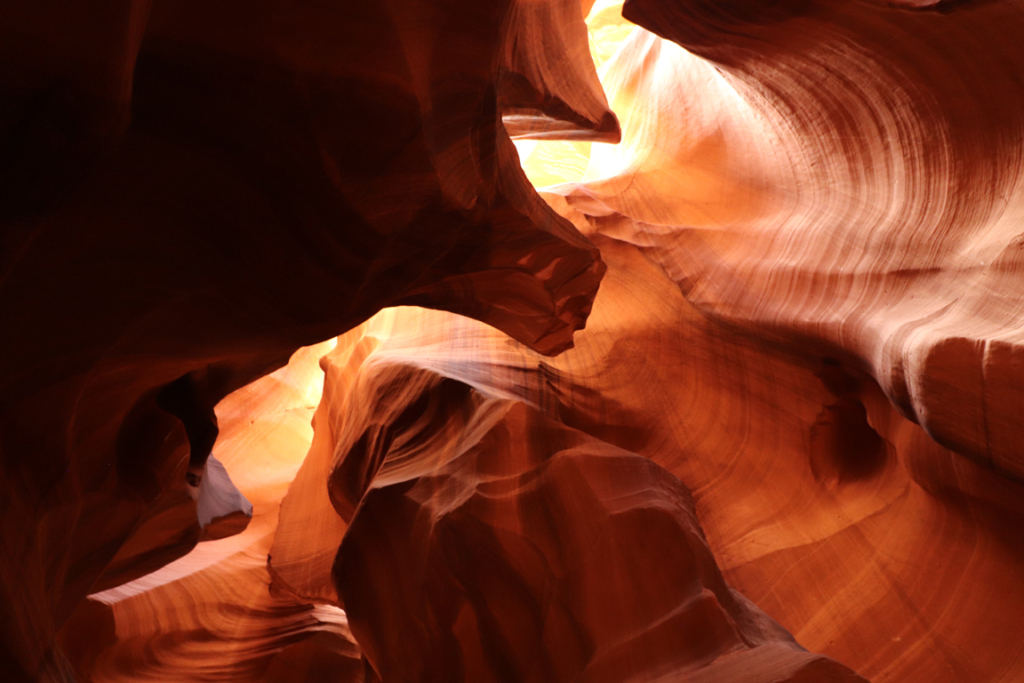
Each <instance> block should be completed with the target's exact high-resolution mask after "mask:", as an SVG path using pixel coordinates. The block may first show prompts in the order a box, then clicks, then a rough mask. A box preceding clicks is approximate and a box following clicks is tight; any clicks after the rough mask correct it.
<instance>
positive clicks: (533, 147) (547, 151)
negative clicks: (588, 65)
mask: <svg viewBox="0 0 1024 683" xmlns="http://www.w3.org/2000/svg"><path fill="white" fill-rule="evenodd" d="M586 21H587V29H588V31H587V32H588V34H589V37H590V55H591V57H592V58H593V60H594V64H595V66H597V69H598V72H597V73H598V77H602V76H603V73H602V71H603V70H602V69H601V66H602V65H603V64H604V63H605V62H607V61H608V60H609V59H610V58H611V57H612V56H613V55H614V54H615V53H616V52H617V51H618V49H619V46H620V45H621V44H622V42H623V41H624V40H625V39H626V37H627V36H628V35H629V34H630V33H631V32H632V31H633V29H634V28H635V26H634V24H632V23H630V22H628V21H626V20H625V19H623V18H622V0H597V2H595V3H594V6H593V7H592V8H591V10H590V14H589V15H588V16H587V20H586ZM514 142H515V145H516V149H517V150H519V162H520V164H522V167H523V170H524V171H525V172H526V177H527V178H529V180H530V182H531V183H533V186H534V187H538V188H539V187H548V186H550V185H558V184H561V183H578V182H580V181H581V180H583V176H584V175H585V174H586V172H587V168H588V166H589V165H590V155H591V152H592V150H593V145H603V143H597V142H594V143H591V142H569V141H563V140H515V141H514Z"/></svg>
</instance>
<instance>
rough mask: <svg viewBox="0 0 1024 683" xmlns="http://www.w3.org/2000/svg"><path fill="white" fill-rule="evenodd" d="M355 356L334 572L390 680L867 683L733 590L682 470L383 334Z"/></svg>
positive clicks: (333, 492) (348, 359)
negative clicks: (478, 383)
mask: <svg viewBox="0 0 1024 683" xmlns="http://www.w3.org/2000/svg"><path fill="white" fill-rule="evenodd" d="M416 314H417V312H415V311H413V312H412V315H413V316H415V315H416ZM394 322H396V323H397V324H395V325H394V327H393V328H392V329H393V330H394V331H395V333H396V334H397V335H398V336H399V337H401V335H402V332H401V331H402V330H406V331H407V330H410V329H415V322H416V321H415V318H414V319H413V320H404V321H403V320H400V318H399V319H398V320H397V321H394ZM430 322H432V323H434V324H433V325H430V328H431V329H434V330H440V329H444V328H445V325H444V324H443V323H444V322H446V321H444V320H437V319H436V318H435V320H433V321H430ZM439 322H440V323H442V324H437V323H439ZM447 322H450V323H454V325H455V326H458V325H459V321H457V320H455V321H447ZM410 323H411V324H410ZM457 338H458V335H456V339H457ZM367 339H375V340H374V341H373V342H371V345H372V346H375V347H376V349H375V350H373V351H371V352H369V353H367V352H366V348H367V345H366V344H365V343H364V342H365V341H366V340H367ZM345 341H347V342H348V343H350V344H351V345H352V347H351V349H350V351H349V352H348V353H337V352H335V353H336V355H333V356H329V357H326V358H325V361H328V362H329V363H330V364H331V365H334V364H335V362H337V364H338V365H341V366H342V367H343V368H344V369H347V370H348V372H338V373H331V372H330V371H329V370H328V374H327V378H328V379H327V383H326V387H325V390H326V391H327V392H333V393H334V394H335V398H337V394H339V393H343V394H344V393H347V394H349V395H348V396H347V397H346V399H347V400H345V401H344V405H345V406H347V410H341V411H334V412H331V413H321V414H320V415H321V417H322V418H324V419H329V418H328V415H330V416H332V417H333V419H332V421H331V424H332V425H334V428H333V429H331V432H332V433H334V434H336V435H338V436H337V437H336V438H335V440H334V444H333V446H334V447H333V449H331V451H332V456H333V457H331V462H332V466H331V467H330V468H329V471H330V479H329V491H330V499H331V501H332V502H333V504H334V508H335V509H336V510H337V512H338V513H339V515H340V516H341V518H342V519H343V520H344V522H345V524H346V526H347V528H346V530H345V532H344V535H343V540H342V542H341V544H340V548H339V547H338V546H337V545H336V544H335V545H334V547H333V548H332V550H333V551H334V552H336V553H337V558H336V560H335V562H334V564H333V569H332V574H333V579H334V581H333V583H334V585H335V587H336V588H337V591H338V597H339V599H340V601H341V603H342V604H343V605H344V606H345V610H346V613H347V615H348V618H349V620H350V624H351V628H352V632H353V634H354V635H355V637H356V639H357V641H358V642H359V644H360V647H361V648H362V651H363V653H364V655H365V656H366V658H367V660H368V662H369V664H370V665H371V666H372V667H373V670H374V671H375V673H376V674H377V675H378V676H379V678H380V680H382V681H390V680H394V681H420V680H422V681H426V680H451V681H460V680H466V681H491V680H494V681H572V680H580V681H621V680H628V679H632V678H636V677H646V678H648V679H649V680H678V679H679V677H680V676H687V680H691V678H692V680H718V681H752V680H765V681H767V680H774V681H779V682H780V683H781V681H802V680H818V681H850V682H851V683H852V681H857V680H863V679H861V678H860V677H859V676H856V675H855V674H854V673H853V672H851V671H849V670H848V669H846V668H845V667H843V666H841V665H839V664H837V663H836V662H834V661H831V660H828V659H826V658H823V657H821V656H818V655H811V654H809V653H807V652H805V651H804V650H803V649H802V648H800V647H799V646H798V645H796V643H795V642H794V641H793V640H792V638H791V636H789V634H788V633H786V632H785V631H784V630H783V629H782V628H781V627H779V626H778V625H777V624H775V623H774V622H772V621H771V620H770V619H769V618H768V617H767V616H765V615H764V614H763V613H762V612H760V610H758V609H757V608H755V607H754V606H753V605H751V604H750V603H749V602H748V601H746V600H745V599H744V598H743V597H742V596H740V595H739V594H737V593H735V592H734V591H732V590H731V589H729V588H728V587H727V586H726V584H725V581H724V580H723V578H722V576H721V574H720V572H719V571H718V568H717V566H716V565H715V562H714V558H713V557H712V555H711V552H710V550H709V549H708V547H707V543H706V541H705V539H704V536H703V533H702V532H701V530H700V526H699V524H698V523H697V520H696V517H695V515H694V512H693V503H692V500H691V498H690V495H689V492H688V491H687V489H686V487H685V486H683V484H682V483H681V482H680V481H679V480H678V479H676V478H675V477H673V476H672V475H671V474H670V473H668V472H666V471H665V470H663V469H662V468H660V467H659V466H657V465H656V464H654V463H653V462H651V461H650V460H648V459H646V458H643V457H641V456H639V455H635V454H633V453H629V452H627V451H624V450H622V449H620V448H617V447H615V446H612V445H611V444H608V443H605V442H602V441H599V440H597V439H595V438H593V437H590V436H587V435H585V434H584V433H582V432H580V431H578V430H575V429H572V428H569V427H566V426H565V425H564V424H562V423H560V422H558V421H555V420H551V419H549V418H547V417H545V416H544V415H543V414H542V413H541V412H540V411H539V410H538V409H537V408H534V407H531V406H528V405H527V404H525V403H523V402H520V401H514V400H510V399H507V398H502V397H501V396H500V395H495V394H490V393H485V392H484V391H482V390H479V389H474V388H472V387H471V386H470V385H469V384H466V383H464V382H461V381H457V380H455V379H453V378H451V377H446V376H445V375H444V374H443V371H442V372H439V371H437V370H436V369H434V370H432V369H429V368H431V366H433V367H435V368H437V367H438V361H440V360H441V359H442V358H443V356H442V357H439V356H435V357H433V358H430V356H424V354H423V353H422V350H423V349H424V348H425V347H424V346H420V345H418V344H415V345H411V346H406V345H405V344H403V343H402V341H398V343H394V344H391V343H389V342H391V341H392V339H391V338H390V335H389V334H388V332H387V324H386V323H385V324H384V325H381V326H378V327H377V329H376V330H375V331H371V332H370V334H369V335H368V336H367V337H363V338H358V337H353V336H350V337H349V339H347V340H345ZM405 341H406V343H407V342H408V338H407V337H406V340H405ZM421 341H422V340H421ZM403 346H404V348H403ZM360 347H361V348H360ZM427 348H429V347H427ZM451 358H452V360H453V362H454V364H455V365H456V366H457V365H458V360H457V359H456V358H455V356H454V354H453V355H452V357H451ZM353 359H357V360H356V362H355V363H353ZM353 365H356V367H353ZM335 382H337V384H335ZM332 384H334V386H332ZM385 398H386V400H382V399H385ZM320 424H322V423H320ZM340 426H344V429H343V430H342V429H338V427H340ZM311 465H312V466H313V471H315V472H318V473H322V472H323V469H324V468H323V467H322V466H321V465H320V464H319V463H315V462H313V461H312V460H309V459H307V460H306V461H305V463H304V465H303V467H304V468H306V467H309V466H311ZM300 481H301V479H296V483H299V482H300ZM294 486H295V485H294V484H293V487H294ZM291 495H292V493H291V492H290V493H289V496H291ZM299 500H302V499H301V498H300V499H299ZM297 523H299V524H301V521H300V522H297ZM286 531H287V529H286V528H285V527H284V526H282V527H280V529H279V533H280V532H286ZM295 531H297V530H295ZM319 538H320V537H319V536H313V537H312V538H311V539H310V540H311V541H312V542H314V543H319V544H320V545H329V544H330V540H329V539H327V541H326V543H325V542H319V541H318V540H317V539H319ZM335 543H336V542H335ZM271 564H272V565H273V564H274V558H273V556H272V558H271Z"/></svg>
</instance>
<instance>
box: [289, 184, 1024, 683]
mask: <svg viewBox="0 0 1024 683" xmlns="http://www.w3.org/2000/svg"><path fill="white" fill-rule="evenodd" d="M549 199H551V200H552V201H553V202H555V204H556V205H558V204H557V202H558V201H559V200H560V197H559V196H558V195H549ZM562 201H564V200H562ZM563 208H565V207H564V205H563ZM567 210H568V209H567ZM568 215H572V214H571V212H570V213H569V214H568ZM573 217H574V219H575V220H576V221H578V224H579V225H580V226H581V227H582V228H584V229H586V230H593V229H594V227H593V226H591V227H590V228H588V227H587V219H585V218H582V217H581V216H579V215H575V216H573ZM595 222H596V221H595ZM591 238H592V239H593V240H594V243H595V244H597V245H598V246H599V247H600V249H601V252H602V259H603V260H604V261H605V262H606V263H607V264H608V267H609V270H608V273H607V275H606V277H605V279H604V280H603V284H602V288H601V291H600V292H599V295H598V298H597V300H596V301H595V305H594V310H593V313H592V315H591V318H590V320H589V322H588V326H587V329H586V330H585V331H584V332H582V333H580V334H579V335H577V339H576V345H575V347H574V349H573V350H571V351H568V352H566V353H564V354H562V355H560V356H558V357H557V358H544V357H542V356H539V355H538V354H536V353H534V352H531V351H530V350H529V349H527V348H525V347H523V346H521V345H518V344H516V343H515V342H513V341H511V340H509V339H508V338H507V337H505V336H504V335H501V334H500V333H498V332H497V331H495V330H493V329H491V328H488V327H487V326H484V325H481V324H479V323H476V322H474V321H471V320H468V319H465V318H459V317H457V316H452V315H450V314H445V313H440V312H432V311H425V310H419V309H411V308H400V309H389V310H387V311H384V312H382V313H381V314H378V316H375V317H374V318H373V319H371V321H369V322H368V323H366V324H365V325H364V326H363V328H362V329H361V330H360V331H356V332H353V333H351V334H352V336H351V337H350V338H349V340H348V341H346V342H345V344H344V345H341V344H340V345H339V347H338V349H337V350H336V351H334V352H333V354H334V355H333V356H332V358H331V359H330V364H327V363H326V362H325V364H326V365H327V373H328V377H331V376H332V375H333V376H334V378H335V379H334V381H335V382H336V384H334V385H333V386H334V387H335V388H332V385H331V384H330V383H329V385H328V389H327V391H326V392H325V399H324V402H322V403H321V406H320V408H319V411H320V412H319V413H318V416H317V422H316V424H317V437H316V438H317V439H320V438H321V435H323V440H322V443H321V445H320V447H319V448H317V447H315V448H314V449H312V451H311V454H310V457H309V458H308V459H307V460H306V462H305V464H304V466H303V468H302V470H301V471H300V473H299V475H298V476H297V477H296V480H295V483H293V485H292V487H293V488H292V489H291V490H290V492H289V495H288V496H287V497H286V499H285V501H284V504H283V506H282V508H283V509H282V526H281V528H280V529H279V532H278V535H277V541H276V543H275V548H274V549H273V551H272V557H271V562H270V563H271V572H272V574H273V575H274V576H275V581H276V580H277V579H278V578H281V579H282V580H283V581H282V585H283V587H290V588H291V589H293V590H294V592H295V594H299V595H305V596H307V597H308V598H314V599H316V600H318V601H323V602H333V603H334V604H341V603H342V600H339V598H338V594H337V591H336V589H335V587H334V586H333V585H331V584H330V582H329V581H328V579H327V578H326V576H325V575H324V574H323V573H322V572H323V571H324V570H325V569H326V568H329V567H330V566H331V565H332V563H333V562H334V554H335V551H336V548H337V544H338V543H339V542H340V539H342V538H343V537H344V534H345V532H346V529H348V524H347V520H349V519H350V515H351V514H352V511H353V510H357V509H358V508H357V507H356V506H357V504H358V503H359V501H360V500H361V497H360V493H359V492H360V491H361V490H362V487H363V486H365V483H366V482H367V481H369V480H371V477H372V473H373V471H374V468H375V467H378V466H379V465H378V463H379V458H380V457H381V456H380V453H381V449H384V448H386V447H387V445H388V444H399V445H394V446H392V448H393V450H394V452H395V457H396V461H395V467H396V468H402V469H401V470H400V475H395V476H401V477H406V476H409V477H411V476H413V475H416V476H427V475H426V474H425V473H427V472H429V471H430V470H431V468H435V467H439V466H444V467H449V464H446V463H449V461H450V459H451V458H452V455H451V454H452V453H453V452H457V450H458V449H457V447H456V446H452V445H437V444H438V443H442V444H448V443H450V442H447V441H445V440H446V439H463V440H469V441H471V442H472V440H473V439H475V438H476V437H475V436H472V435H473V434H475V433H477V432H479V429H477V428H476V427H473V426H472V425H470V424H468V423H467V422H466V417H465V415H464V414H463V413H457V414H456V415H454V416H453V417H451V418H450V419H449V420H448V421H443V422H442V423H440V426H439V425H438V422H437V416H441V417H444V416H446V415H449V414H450V412H451V411H450V408H449V409H445V406H448V405H450V402H451V401H452V400H453V398H452V397H451V396H449V393H446V392H450V391H451V389H447V390H446V389H444V388H443V387H451V386H452V384H451V381H452V380H454V381H455V382H457V384H458V385H467V386H470V387H472V388H473V391H474V392H477V393H480V394H482V395H485V396H489V397H495V398H496V399H501V400H505V401H517V402H523V403H526V404H527V405H529V406H531V407H532V409H534V410H536V411H539V412H540V413H541V414H542V415H543V416H544V417H545V418H546V419H548V420H551V421H553V422H557V423H559V424H561V425H564V426H565V427H566V428H568V429H570V430H575V431H579V432H583V433H586V434H588V435H590V436H592V437H594V438H596V439H598V440H600V441H601V442H603V443H604V444H610V445H614V446H616V447H617V448H621V449H623V450H628V451H630V452H633V453H636V454H639V455H642V456H644V457H646V458H649V459H650V460H652V461H653V462H654V463H656V464H657V465H659V466H660V467H661V468H663V469H665V470H667V471H668V472H670V473H671V474H673V475H675V476H676V477H678V478H679V479H680V480H681V481H682V482H684V483H685V485H686V486H687V487H688V488H690V489H691V490H692V491H693V492H694V499H695V503H696V512H697V515H698V517H699V519H700V520H701V525H702V527H703V529H704V531H705V532H706V534H707V540H708V544H709V546H710V548H711V550H712V551H713V553H714V557H715V559H716V561H717V564H718V566H719V567H721V569H722V571H723V574H724V575H725V577H726V579H727V580H728V581H729V583H730V584H731V585H733V586H734V587H735V588H736V589H737V590H739V591H740V592H742V593H743V594H744V595H746V596H748V597H749V598H751V599H752V600H753V601H754V602H755V603H756V604H757V605H758V607H759V608H761V609H763V610H764V611H765V612H766V613H767V614H768V615H769V616H771V617H772V618H773V619H775V620H777V621H778V622H779V623H780V624H782V626H783V627H785V628H786V629H787V630H788V631H789V632H791V633H793V634H794V635H795V636H796V638H797V640H798V641H799V642H800V643H801V644H802V645H804V646H805V647H807V648H809V649H810V650H811V651H813V652H819V653H821V654H823V655H826V656H829V657H831V658H833V659H836V660H838V661H840V662H842V663H843V664H844V665H846V666H848V667H850V668H851V669H853V670H856V671H857V672H858V673H859V674H860V675H862V676H864V677H866V678H869V679H870V680H873V681H892V682H902V681H917V680H921V681H924V680H942V681H956V682H961V681H962V682H964V683H967V682H968V681H1000V680H1014V677H1016V676H1019V674H1020V672H1021V670H1022V668H1021V667H1022V662H1021V661H1020V659H1019V641H1020V639H1019V633H1020V629H1019V624H1018V620H1017V617H1016V615H1017V614H1018V613H1019V611H1020V610H1021V609H1024V592H1021V591H1020V590H1019V589H1018V587H1019V586H1021V585H1024V582H1022V579H1024V556H1022V555H1021V552H1020V551H1021V548H1024V538H1022V535H1021V534H1022V532H1021V529H1022V528H1024V526H1022V525H1021V524H1020V521H1021V520H1022V519H1024V517H1022V513H1024V503H1022V501H1024V490H1022V489H1021V487H1020V485H1019V484H1016V483H1014V482H1012V481H1010V480H1007V479H1006V478H1003V477H1000V476H998V475H996V474H994V473H993V472H992V471H991V470H989V469H987V468H985V467H984V466H982V465H980V464H977V463H975V462H974V461H972V460H969V459H965V458H963V457H960V456H959V455H957V454H956V453H954V452H952V451H949V450H947V449H945V448H943V447H941V446H939V445H938V444H936V443H935V442H934V441H933V440H932V439H930V438H929V437H928V435H927V434H926V433H925V432H924V431H923V430H922V429H921V428H920V427H919V426H917V425H915V424H914V423H912V422H910V421H908V420H907V419H905V418H904V417H903V416H901V415H900V414H899V413H898V412H897V411H896V410H895V409H894V408H893V407H892V405H891V403H890V402H889V401H888V399H887V398H886V397H885V395H884V393H883V392H882V391H881V390H880V388H879V387H878V386H877V384H876V383H875V382H874V381H873V380H872V379H871V377H870V376H868V375H866V374H864V373H862V372H860V371H858V370H857V369H856V368H854V367H851V366H849V365H845V364H842V363H840V362H838V361H836V360H835V359H829V358H821V357H814V356H813V355H809V354H807V353H806V352H804V353H794V352H793V351H792V350H790V349H787V348H785V347H781V346H779V345H778V344H777V343H775V342H768V341H765V340H761V339H758V338H756V337H750V336H747V335H739V334H736V332H735V330H733V329H729V328H724V327H722V326H720V325H719V324H717V323H715V322H713V321H711V320H709V319H708V318H707V317H705V316H704V315H702V313H701V312H700V311H699V310H698V309H696V308H694V307H693V306H692V305H691V304H690V303H689V302H688V301H687V300H686V299H685V298H684V297H683V296H682V293H681V292H680V290H679V288H678V285H677V284H676V283H675V282H673V281H672V280H670V279H669V278H668V277H667V276H666V275H665V274H664V272H663V271H662V270H661V268H660V267H659V266H657V265H656V264H654V263H652V262H651V261H650V260H649V259H647V258H646V257H645V256H644V254H643V252H642V251H641V250H640V249H639V248H637V247H635V246H634V245H630V244H627V243H624V242H621V241H618V240H612V239H610V238H608V237H603V236H602V235H600V234H598V233H596V232H593V233H592V234H591ZM343 346H347V349H348V350H345V349H343ZM364 366H365V367H366V368H367V369H365V370H363V371H362V372H363V374H365V375H366V376H362V375H360V374H359V373H358V372H357V370H358V369H359V368H362V367H364ZM410 366H411V367H414V368H417V371H416V372H413V371H411V370H409V367H410ZM439 376H443V377H446V378H449V379H448V380H447V382H442V381H441V380H438V379H437V377H439ZM370 378H373V381H372V382H371V381H369V379H370ZM428 385H429V386H432V387H435V388H434V390H433V391H432V392H428V393H429V398H427V399H424V400H423V401H421V402H419V403H416V404H414V405H415V407H416V409H415V410H408V411H407V409H406V408H404V407H403V406H402V405H401V404H400V405H398V406H395V404H394V402H395V400H396V397H402V396H406V395H407V392H411V393H413V394H416V392H417V391H419V389H418V388H417V387H425V386H428ZM460 391H465V389H461V390H460ZM348 392H355V395H359V396H364V397H372V398H366V399H364V400H358V401H352V400H350V398H349V396H350V394H349V393H348ZM417 395H420V394H417ZM454 398H455V399H458V398H459V396H458V394H456V395H455V397H454ZM410 400H411V399H410ZM328 401H330V403H329V404H328ZM446 401H447V403H446ZM328 405H329V406H330V407H329V409H328V408H327V406H328ZM328 418H329V420H328ZM395 423H401V424H404V425H407V426H406V427H405V433H406V436H404V437H402V438H401V439H399V438H398V437H397V436H396V433H395V432H394V430H393V429H389V428H388V425H392V424H395ZM328 424H329V425H331V426H330V427H328V426H327V425H328ZM351 425H356V426H355V427H351ZM435 433H436V434H438V435H439V436H437V437H435V439H434V440H433V441H430V440H428V439H426V436H425V435H429V434H435ZM329 435H330V436H329ZM415 435H418V436H415ZM438 439H440V442H438ZM332 442H333V443H334V444H335V445H334V446H331V443H332ZM459 443H461V441H460V442H459ZM426 445H430V448H427V447H426ZM406 446H408V450H406ZM417 449H418V450H417ZM367 451H369V452H367ZM421 451H432V452H433V453H434V454H435V455H434V457H433V459H429V458H426V457H425V456H424V458H425V459H424V460H417V459H416V458H414V457H412V455H410V453H411V454H413V455H416V454H419V455H423V454H422V452H421ZM347 453H362V455H360V457H359V458H358V459H357V462H358V463H361V464H360V466H353V465H351V464H349V465H344V464H342V463H339V460H340V458H341V457H342V456H344V455H345V454H347ZM375 454H376V458H377V459H375ZM419 455H417V457H419ZM314 456H316V457H317V458H319V460H318V461H314V459H313V458H314ZM314 462H315V463H316V464H314ZM451 466H452V467H454V465H451ZM416 467H418V468H420V469H414V468H416ZM307 470H308V471H307ZM332 471H333V472H334V475H333V477H332V478H331V485H330V487H329V488H328V487H324V485H323V482H324V481H325V480H326V478H327V477H328V476H329V475H330V473H331V472H332ZM380 476H383V475H380ZM388 476H389V477H390V476H392V475H391V474H388ZM316 481H319V482H321V483H320V484H319V487H320V490H319V492H317V484H316V483H315V482H316ZM384 481H385V482H387V481H390V479H385V480H384ZM300 482H302V483H301V484H300ZM306 501H308V504H307V503H306ZM325 502H331V503H332V504H333V506H334V507H335V508H336V509H338V510H341V511H343V513H344V514H343V515H342V516H343V517H344V518H345V519H340V518H339V519H337V520H333V521H331V522H330V526H329V533H325V532H324V529H325V528H327V527H325V526H324V525H323V524H322V525H320V526H315V525H312V526H309V527H307V526H306V525H308V524H310V521H309V520H311V519H314V518H315V519H319V520H329V517H328V516H327V515H325V514H324V513H323V512H322V511H319V512H313V511H312V508H314V507H316V506H322V505H324V504H325ZM289 508H291V509H289ZM357 514H358V513H357ZM289 519H290V520H291V521H289V522H287V524H286V522H285V520H289ZM324 524H326V523H324ZM307 528H308V529H309V531H310V533H309V535H308V536H306V534H305V531H306V529H307ZM403 528H411V527H403ZM416 528H418V527H416ZM408 534H410V535H411V536H413V537H415V536H418V535H419V533H418V532H416V533H414V532H413V531H409V532H408ZM284 538H288V539H290V541H289V548H290V551H294V550H295V549H299V550H301V552H298V553H294V552H293V553H292V554H288V553H286V552H284V550H285V546H284V544H283V543H282V539H284ZM402 538H406V536H402ZM302 539H306V541H305V543H303V542H302ZM409 542H410V543H411V542H412V541H411V540H410V541H409ZM279 551H280V554H279ZM279 562H280V563H281V564H280V565H279V564H278V563H279ZM313 567H317V568H318V570H317V571H319V572H321V573H320V575H319V577H317V576H315V575H314V573H313V572H312V571H311V568H313ZM409 574H410V577H406V579H402V580H403V581H404V580H409V581H412V580H415V579H414V578H411V577H412V576H417V575H418V574H417V573H416V572H415V571H413V570H412V569H411V568H410V569H409ZM397 580H399V579H398V578H397V577H396V581H397ZM997 596H998V597H997ZM346 607H348V605H347V604H346ZM376 618H377V619H380V620H384V619H386V618H389V617H385V616H379V617H376ZM748 673H749V672H748ZM751 675H752V674H751ZM812 680H813V679H812Z"/></svg>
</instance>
